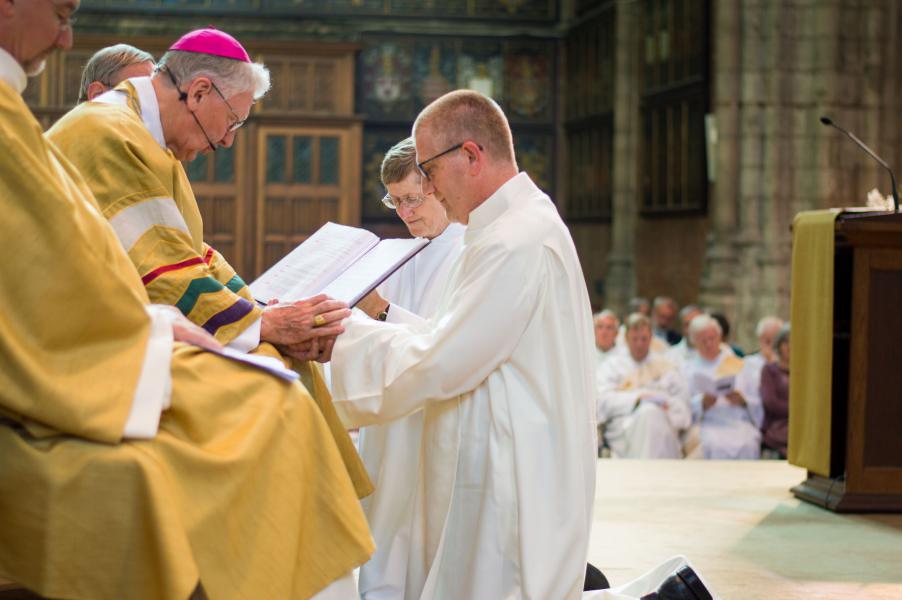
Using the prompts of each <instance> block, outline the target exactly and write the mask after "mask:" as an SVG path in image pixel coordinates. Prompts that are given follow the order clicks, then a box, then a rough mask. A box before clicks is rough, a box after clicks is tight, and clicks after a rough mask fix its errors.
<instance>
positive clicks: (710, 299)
mask: <svg viewBox="0 0 902 600" xmlns="http://www.w3.org/2000/svg"><path fill="white" fill-rule="evenodd" d="M711 11H712V13H713V14H712V28H711V79H712V81H713V85H714V87H713V91H712V101H711V105H712V112H713V114H714V119H715V123H716V126H717V147H716V151H715V152H716V156H715V157H714V158H713V160H716V161H717V167H716V180H715V182H714V184H713V185H712V186H711V189H710V194H709V202H708V213H709V215H710V217H711V229H710V231H709V233H708V249H707V252H706V255H705V268H704V271H703V274H702V282H701V291H700V293H699V303H700V304H701V305H702V306H704V307H710V308H714V309H717V310H720V311H723V312H724V313H725V314H726V315H727V316H728V317H729V318H730V319H735V310H734V308H735V302H736V294H735V281H736V274H737V265H738V257H737V252H736V247H735V244H734V242H735V241H736V234H737V202H738V200H739V197H740V189H739V169H740V162H739V159H740V142H741V140H740V115H741V107H740V98H741V91H742V76H743V73H742V72H741V67H742V44H743V38H742V33H743V32H742V27H741V23H740V21H741V17H742V3H740V2H712V3H711ZM709 160H711V157H709Z"/></svg>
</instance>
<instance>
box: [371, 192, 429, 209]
mask: <svg viewBox="0 0 902 600" xmlns="http://www.w3.org/2000/svg"><path fill="white" fill-rule="evenodd" d="M425 201H426V196H424V195H423V194H420V195H418V196H407V197H406V198H395V197H394V196H392V195H391V194H385V196H383V197H382V204H384V205H385V206H387V207H388V208H390V209H392V210H398V209H399V208H400V207H401V206H406V207H407V208H409V209H414V208H417V207H419V206H420V205H421V204H423V202H425Z"/></svg>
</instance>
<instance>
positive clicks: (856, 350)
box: [790, 212, 902, 512]
mask: <svg viewBox="0 0 902 600" xmlns="http://www.w3.org/2000/svg"><path fill="white" fill-rule="evenodd" d="M834 232H835V233H834V235H835V238H834V250H835V253H834V261H833V278H834V279H833V283H834V285H833V323H832V326H833V332H832V336H833V349H832V380H831V383H830V394H829V396H830V398H829V400H828V402H829V404H825V405H824V407H823V409H824V410H830V411H831V415H830V417H831V418H830V426H829V444H828V448H821V449H820V451H823V452H826V453H828V454H829V473H824V472H823V469H824V467H823V466H822V467H821V469H820V470H821V471H822V474H816V473H813V472H812V471H811V467H810V466H809V465H806V464H800V465H799V466H803V467H805V468H808V469H809V471H808V479H807V480H806V481H804V482H802V483H801V484H799V485H798V486H796V487H794V488H792V492H793V494H795V496H796V497H798V498H800V499H802V500H806V501H809V502H812V503H814V504H817V505H819V506H823V507H825V508H828V509H830V510H835V511H837V512H865V511H867V512H899V511H902V214H892V213H873V212H871V213H862V212H858V213H855V212H851V213H849V212H842V213H840V214H838V216H837V217H836V220H835V227H834ZM794 251H795V250H794ZM798 268H799V262H797V261H796V259H795V257H794V261H793V269H794V270H795V269H798ZM794 281H795V279H794ZM794 285H795V284H794ZM793 293H794V294H795V291H794V292H793ZM793 314H794V317H793V318H795V316H796V315H797V314H798V313H797V312H796V307H795V306H794V308H793ZM796 333H797V332H796V330H795V324H794V323H793V334H792V335H793V340H792V344H793V351H794V350H795V347H796V346H795V344H796V340H795V339H794V338H795V336H796ZM823 376H824V377H829V376H830V374H829V373H828V371H826V370H825V371H824V372H823ZM809 416H810V413H809ZM792 418H793V413H792V409H791V411H790V422H791V423H792ZM791 426H792V425H791ZM790 443H791V444H792V438H791V439H790ZM792 455H793V453H792V448H791V449H790V458H791V459H792ZM826 456H827V455H826V454H825V455H824V459H825V460H824V462H823V463H822V464H823V465H826V464H827V463H826ZM790 462H792V460H791V461H790Z"/></svg>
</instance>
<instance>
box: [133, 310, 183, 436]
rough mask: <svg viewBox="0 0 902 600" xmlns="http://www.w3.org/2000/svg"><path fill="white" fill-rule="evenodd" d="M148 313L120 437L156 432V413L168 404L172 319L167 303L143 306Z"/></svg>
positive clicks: (158, 416) (157, 417)
mask: <svg viewBox="0 0 902 600" xmlns="http://www.w3.org/2000/svg"><path fill="white" fill-rule="evenodd" d="M144 308H145V309H146V310H147V314H148V315H149V316H150V337H148V339H147V351H146V352H145V354H144V364H143V365H142V366H141V375H140V376H139V377H138V384H137V385H136V386H135V397H134V398H133V399H132V408H131V410H130V411H129V413H128V419H127V420H126V421H125V430H124V431H123V433H122V437H123V438H129V439H151V438H153V437H154V436H156V435H157V429H158V428H159V426H160V414H161V413H162V412H163V410H165V409H167V408H169V402H170V395H171V393H172V374H171V372H170V364H169V363H170V359H171V358H172V320H173V318H174V313H173V312H172V310H171V309H172V308H173V307H171V306H160V305H154V304H152V305H149V306H145V307H144Z"/></svg>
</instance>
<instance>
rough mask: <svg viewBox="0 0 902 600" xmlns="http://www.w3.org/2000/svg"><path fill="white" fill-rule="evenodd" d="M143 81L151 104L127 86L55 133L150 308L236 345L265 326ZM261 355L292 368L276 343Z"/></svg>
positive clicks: (362, 477)
mask: <svg viewBox="0 0 902 600" xmlns="http://www.w3.org/2000/svg"><path fill="white" fill-rule="evenodd" d="M140 81H141V85H142V87H141V90H143V94H144V95H143V96H142V93H141V91H140V90H139V89H138V88H137V87H136V85H135V84H134V83H133V82H132V81H128V80H126V81H124V82H122V83H121V84H120V85H119V86H118V87H117V88H116V91H114V92H109V94H110V95H113V96H116V97H117V100H121V102H119V103H118V104H117V103H105V102H98V101H95V102H85V103H83V104H80V105H79V106H77V107H75V108H74V109H73V110H71V111H70V112H69V113H67V114H66V115H64V116H63V118H61V119H60V120H59V121H58V122H57V123H56V124H55V125H54V126H53V127H52V128H51V129H50V130H49V131H48V132H47V134H46V135H47V137H48V138H49V139H50V140H51V141H52V142H53V144H55V145H56V146H57V147H58V148H59V150H60V151H61V152H62V153H63V154H64V155H65V156H66V158H68V159H69V160H70V161H71V162H72V164H73V165H74V166H75V168H76V169H77V170H78V172H79V173H80V174H81V175H82V177H84V179H85V181H86V182H87V184H88V187H89V188H90V189H91V192H92V193H93V195H94V198H95V200H96V201H97V203H98V204H99V205H100V208H101V211H102V212H103V215H104V216H105V217H106V218H107V219H109V221H110V224H111V225H112V226H113V230H114V231H115V232H116V235H117V236H118V237H119V241H120V242H121V244H122V247H123V248H125V250H126V251H127V252H128V256H129V258H131V260H132V263H133V264H134V266H135V268H137V269H138V274H139V275H140V278H141V282H142V283H143V284H144V287H145V289H146V290H147V295H148V296H149V298H150V301H151V302H152V303H154V304H169V305H172V306H175V307H176V308H178V309H179V310H180V311H181V312H182V314H184V315H185V316H186V317H188V318H189V319H191V320H192V321H193V322H194V323H196V324H197V325H200V326H201V327H203V328H204V329H206V330H207V331H209V332H210V333H211V334H213V335H215V336H216V338H217V339H218V340H219V341H220V342H222V343H223V344H228V343H229V342H232V341H233V340H235V338H236V337H237V336H239V335H240V334H241V333H242V332H243V331H244V330H245V329H247V328H248V327H249V326H250V325H251V324H252V323H254V322H255V321H257V320H258V319H259V318H260V315H261V309H260V307H259V306H257V304H256V302H255V301H254V299H253V297H252V296H251V294H250V291H249V290H248V287H247V285H245V283H244V281H243V280H242V279H241V278H240V277H239V276H238V275H237V274H236V273H235V270H234V269H233V268H232V267H231V265H229V263H228V262H226V260H225V258H223V257H222V255H220V254H219V253H218V252H216V251H215V250H214V249H213V248H211V247H210V246H208V245H207V244H206V243H204V241H203V221H202V218H201V214H200V209H199V208H198V206H197V201H196V199H195V198H194V192H193V191H192V189H191V184H190V182H189V181H188V177H187V175H186V174H185V169H184V168H183V167H182V163H181V162H179V161H178V160H177V159H176V158H175V156H174V155H173V154H172V152H171V151H169V150H168V149H167V148H165V142H164V141H163V140H162V136H163V133H162V128H161V126H160V122H159V108H158V106H157V104H156V97H155V95H154V93H153V90H152V87H151V83H150V80H149V79H147V78H140ZM142 100H143V101H144V106H142ZM142 111H143V112H142ZM145 119H147V120H148V121H150V126H149V125H148V123H146V122H145ZM154 128H155V130H154ZM254 343H256V342H254ZM245 350H247V348H245ZM257 351H261V352H263V353H264V354H267V355H270V356H274V357H278V358H280V359H282V360H285V358H284V357H282V356H280V355H279V353H278V351H277V350H276V349H275V348H274V347H273V346H271V345H270V344H262V345H261V346H260V347H259V348H257ZM286 363H287V364H289V366H290V367H291V368H294V369H295V370H297V371H298V372H300V373H301V375H302V377H303V378H304V383H305V384H306V385H307V389H308V390H310V392H311V393H312V394H313V396H314V399H315V400H316V402H317V403H318V405H319V406H320V408H321V410H322V413H323V416H324V417H325V418H326V421H327V422H328V423H329V426H330V428H331V429H332V431H333V432H334V437H335V443H336V444H337V445H338V448H339V450H340V452H341V455H342V458H343V460H344V462H345V465H346V467H347V469H348V473H349V474H350V475H351V479H352V481H353V482H354V487H355V489H356V490H357V494H358V496H359V497H361V498H363V497H365V496H367V495H369V494H370V493H372V491H373V486H372V483H371V482H370V480H369V477H368V476H367V474H366V469H365V467H364V465H363V461H361V460H360V456H359V455H358V454H357V450H356V449H355V448H354V445H353V442H351V440H350V438H349V437H348V434H347V432H346V431H345V429H344V428H343V427H342V425H341V422H340V421H339V419H338V416H337V415H336V414H335V409H334V408H333V407H332V396H331V394H330V393H329V390H328V388H327V387H326V385H325V383H324V382H323V379H322V374H321V372H320V370H319V368H318V367H317V366H316V365H314V364H302V363H299V362H297V361H286Z"/></svg>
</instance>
